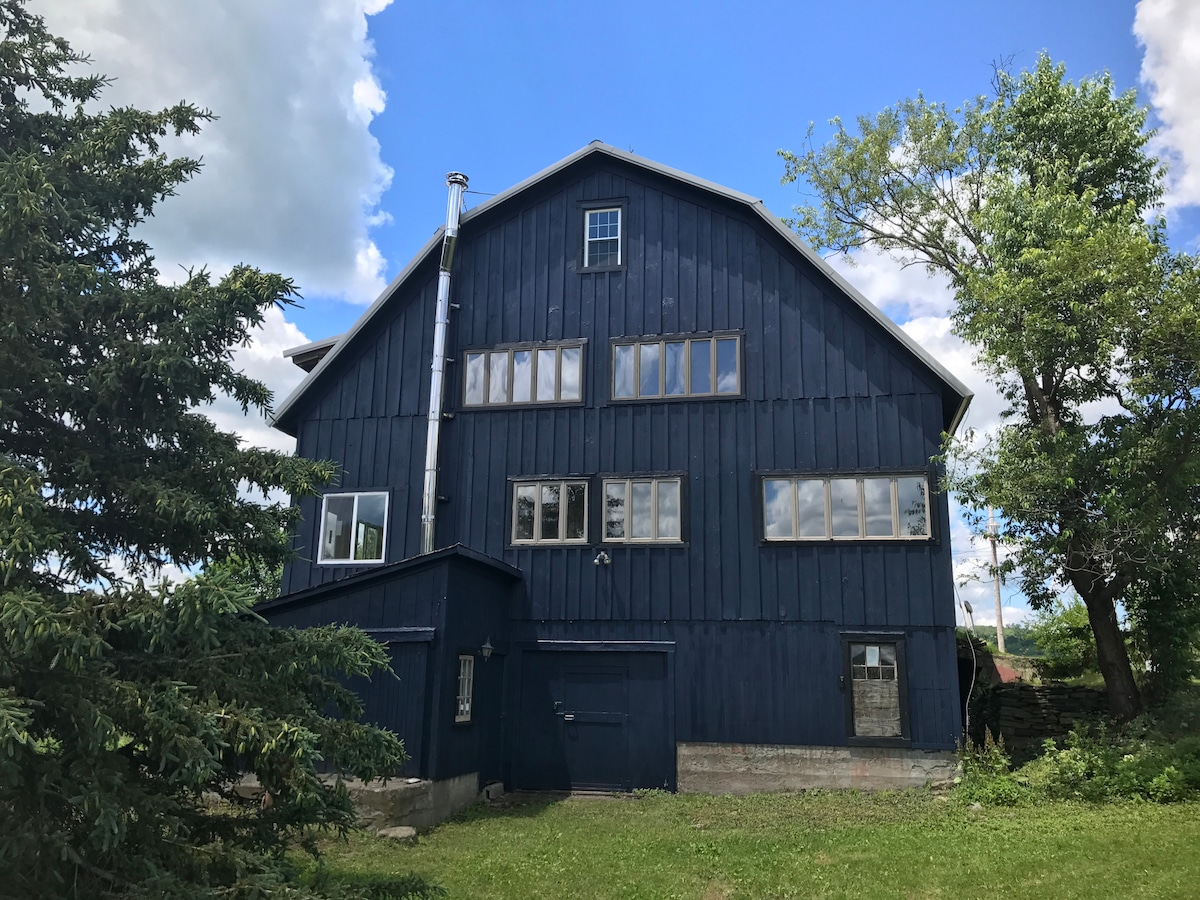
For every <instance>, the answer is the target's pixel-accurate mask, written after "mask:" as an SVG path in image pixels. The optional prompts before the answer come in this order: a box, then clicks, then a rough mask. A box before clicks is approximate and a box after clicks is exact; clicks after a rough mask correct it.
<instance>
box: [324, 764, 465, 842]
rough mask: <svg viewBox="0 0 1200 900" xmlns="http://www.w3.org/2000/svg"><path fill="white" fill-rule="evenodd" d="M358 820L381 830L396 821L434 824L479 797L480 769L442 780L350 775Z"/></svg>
mask: <svg viewBox="0 0 1200 900" xmlns="http://www.w3.org/2000/svg"><path fill="white" fill-rule="evenodd" d="M345 784H346V788H347V789H348V790H349V791H350V796H351V797H352V798H353V800H354V811H355V813H357V815H358V824H359V825H360V826H361V827H363V828H369V829H371V830H373V831H377V830H379V829H380V828H388V827H391V826H395V825H411V826H412V827H413V828H418V829H424V828H432V827H433V826H434V825H437V824H438V823H439V822H444V821H445V820H446V819H448V818H450V817H451V816H452V815H454V814H455V813H456V812H458V811H459V810H461V809H464V808H466V807H468V806H470V805H471V804H472V803H474V802H475V801H476V800H478V799H479V773H477V772H471V773H470V774H469V775H459V776H458V777H457V778H447V779H444V780H442V781H408V780H406V779H404V778H393V779H391V780H390V781H388V782H387V783H386V784H384V783H383V782H379V781H368V782H363V781H359V780H358V779H357V778H352V779H347V780H346V782H345Z"/></svg>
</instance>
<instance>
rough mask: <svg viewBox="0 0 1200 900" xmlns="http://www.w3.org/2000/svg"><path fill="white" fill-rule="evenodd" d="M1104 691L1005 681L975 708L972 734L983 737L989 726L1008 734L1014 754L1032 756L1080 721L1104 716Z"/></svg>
mask: <svg viewBox="0 0 1200 900" xmlns="http://www.w3.org/2000/svg"><path fill="white" fill-rule="evenodd" d="M1107 711H1108V702H1107V700H1106V698H1105V695H1104V691H1101V690H1097V689H1096V688H1088V687H1069V686H1067V685H1065V684H1042V685H1033V684H1001V685H996V686H994V687H992V688H991V690H990V691H989V692H988V694H987V695H986V696H985V698H984V699H983V702H981V703H980V704H979V705H978V707H975V706H974V705H973V707H972V713H971V714H972V722H971V734H972V736H973V737H975V739H976V740H979V739H980V738H982V736H983V729H984V726H985V725H986V726H987V727H988V728H990V729H991V731H992V734H993V735H997V736H1003V737H1004V746H1005V748H1006V749H1007V750H1008V751H1009V752H1010V753H1012V754H1013V755H1014V756H1018V757H1020V756H1029V755H1033V754H1036V753H1037V751H1038V750H1040V749H1041V746H1042V743H1043V741H1045V740H1046V739H1047V738H1055V739H1058V738H1062V737H1065V736H1066V735H1067V733H1068V732H1069V731H1070V730H1071V728H1072V726H1074V725H1075V723H1076V722H1079V721H1081V720H1084V719H1095V718H1098V717H1102V716H1104V715H1105V714H1106V713H1107Z"/></svg>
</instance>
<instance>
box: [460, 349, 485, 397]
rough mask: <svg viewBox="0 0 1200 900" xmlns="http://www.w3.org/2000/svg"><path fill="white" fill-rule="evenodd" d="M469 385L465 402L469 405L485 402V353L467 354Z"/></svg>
mask: <svg viewBox="0 0 1200 900" xmlns="http://www.w3.org/2000/svg"><path fill="white" fill-rule="evenodd" d="M466 380H467V387H466V392H465V396H464V398H463V402H464V403H466V404H467V405H468V406H475V405H478V404H481V403H483V354H482V353H468V354H467V379H466Z"/></svg>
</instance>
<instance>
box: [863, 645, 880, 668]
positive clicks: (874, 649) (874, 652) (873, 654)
mask: <svg viewBox="0 0 1200 900" xmlns="http://www.w3.org/2000/svg"><path fill="white" fill-rule="evenodd" d="M866 651H867V665H868V666H877V665H879V645H878V644H867V646H866Z"/></svg>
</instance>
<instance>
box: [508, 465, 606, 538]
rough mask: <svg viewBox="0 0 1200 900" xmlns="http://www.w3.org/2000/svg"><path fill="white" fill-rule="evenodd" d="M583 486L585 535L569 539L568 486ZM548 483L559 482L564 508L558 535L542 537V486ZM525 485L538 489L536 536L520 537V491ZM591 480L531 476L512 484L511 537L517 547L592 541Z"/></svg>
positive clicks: (535, 515) (559, 516) (561, 503)
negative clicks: (590, 534)
mask: <svg viewBox="0 0 1200 900" xmlns="http://www.w3.org/2000/svg"><path fill="white" fill-rule="evenodd" d="M575 484H578V485H583V537H578V538H567V537H562V535H564V534H566V530H567V506H566V502H567V501H566V497H567V486H568V485H575ZM546 485H557V486H558V496H559V504H560V510H559V515H558V534H559V536H558V537H552V538H547V537H540V536H539V535H540V534H541V531H542V488H543V487H545V486H546ZM523 487H533V488H534V495H533V496H534V504H533V535H534V536H533V538H518V537H517V492H518V491H519V490H520V489H521V488H523ZM589 493H590V491H589V490H588V481H587V479H585V478H564V479H561V480H560V479H556V478H542V479H530V480H526V481H514V482H513V485H512V517H511V521H510V527H509V538H510V540H511V542H512V545H513V546H514V547H543V546H567V547H571V546H578V545H579V544H586V543H587V542H588V514H589V503H590V500H589V498H588V494H589Z"/></svg>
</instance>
